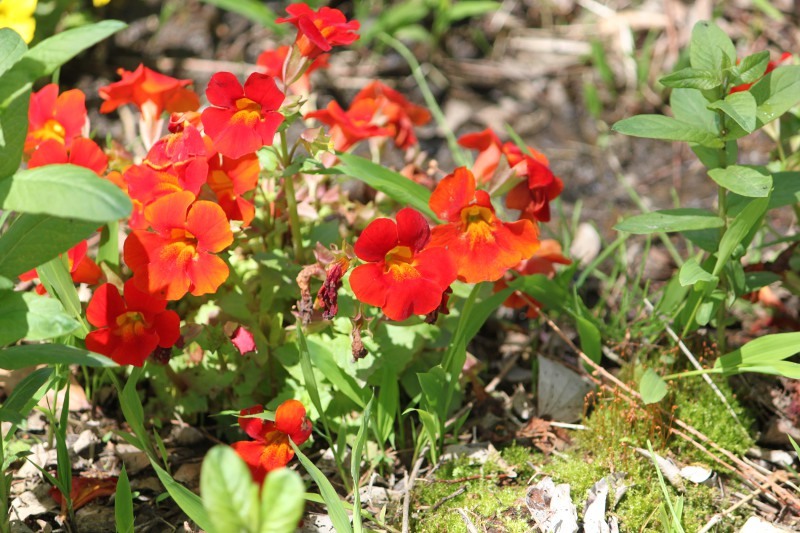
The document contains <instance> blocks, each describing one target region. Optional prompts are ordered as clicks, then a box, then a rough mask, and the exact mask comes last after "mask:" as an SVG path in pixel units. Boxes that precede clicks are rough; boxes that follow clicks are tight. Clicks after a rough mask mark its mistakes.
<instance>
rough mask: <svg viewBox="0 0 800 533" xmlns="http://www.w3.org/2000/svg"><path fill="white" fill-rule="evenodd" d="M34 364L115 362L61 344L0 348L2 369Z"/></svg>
mask: <svg viewBox="0 0 800 533" xmlns="http://www.w3.org/2000/svg"><path fill="white" fill-rule="evenodd" d="M36 365H84V366H93V367H110V366H117V363H115V362H114V361H112V360H111V359H109V358H108V357H106V356H105V355H100V354H97V353H93V352H90V351H88V350H84V349H82V348H73V347H72V346H65V345H63V344H24V345H21V346H12V347H10V348H5V349H3V350H0V368H2V369H5V370H19V369H20V368H27V367H29V366H36Z"/></svg>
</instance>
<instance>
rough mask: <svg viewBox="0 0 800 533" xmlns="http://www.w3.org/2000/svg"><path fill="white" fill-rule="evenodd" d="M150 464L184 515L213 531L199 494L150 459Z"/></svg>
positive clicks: (203, 527)
mask: <svg viewBox="0 0 800 533" xmlns="http://www.w3.org/2000/svg"><path fill="white" fill-rule="evenodd" d="M150 466H152V467H153V470H155V471H156V475H157V476H158V479H159V480H160V481H161V484H162V485H164V488H165V489H167V492H168V493H169V495H170V497H171V498H172V499H173V500H174V501H175V503H177V504H178V507H180V508H181V510H182V511H183V512H184V513H186V516H188V517H189V518H191V519H192V520H193V521H194V523H195V524H197V525H198V526H200V528H201V529H204V530H206V531H213V523H212V522H211V520H210V519H209V516H208V513H206V510H205V508H204V507H203V502H202V500H201V499H200V496H198V495H197V494H195V493H194V492H192V491H190V490H189V489H187V488H186V487H184V486H183V485H181V484H180V483H178V482H177V481H175V480H174V479H172V476H170V475H169V473H168V472H167V471H166V470H164V469H163V468H161V467H160V466H158V465H157V464H156V462H155V461H153V460H152V459H151V460H150ZM248 475H249V472H248Z"/></svg>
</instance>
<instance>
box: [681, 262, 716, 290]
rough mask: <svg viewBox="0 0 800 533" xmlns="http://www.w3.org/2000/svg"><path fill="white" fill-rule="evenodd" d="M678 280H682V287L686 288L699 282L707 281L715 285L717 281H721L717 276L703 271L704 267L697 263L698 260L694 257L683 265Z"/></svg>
mask: <svg viewBox="0 0 800 533" xmlns="http://www.w3.org/2000/svg"><path fill="white" fill-rule="evenodd" d="M678 279H679V280H680V283H681V285H682V286H684V287H686V286H688V285H694V284H695V283H697V282H698V281H706V282H708V283H712V284H715V283H717V281H719V279H718V278H717V277H716V276H714V275H712V274H711V273H710V272H708V271H706V270H705V269H703V267H701V266H700V264H699V263H698V262H697V259H695V258H694V257H692V258H690V259H687V260H686V262H685V263H684V264H683V265H681V270H680V273H679V274H678Z"/></svg>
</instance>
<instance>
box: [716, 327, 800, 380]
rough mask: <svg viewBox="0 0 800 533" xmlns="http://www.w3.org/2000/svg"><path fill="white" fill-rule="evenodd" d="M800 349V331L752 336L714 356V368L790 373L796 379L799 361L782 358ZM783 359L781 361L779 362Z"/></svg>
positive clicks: (731, 370) (726, 371)
mask: <svg viewBox="0 0 800 533" xmlns="http://www.w3.org/2000/svg"><path fill="white" fill-rule="evenodd" d="M798 352H800V332H792V333H774V334H772V335H765V336H763V337H760V338H758V339H755V340H752V341H750V342H748V343H747V344H745V345H744V346H742V347H741V348H739V349H737V350H734V351H732V352H730V353H727V354H725V355H723V356H722V357H720V358H719V359H717V361H716V363H715V364H714V368H718V369H721V370H722V372H724V373H725V374H738V373H741V372H761V373H764V374H776V375H786V376H787V377H790V376H788V375H787V373H792V376H791V377H793V379H797V378H798V375H797V374H796V372H797V369H800V365H797V364H796V363H791V362H788V361H784V359H787V358H789V357H791V356H793V355H794V354H796V353H798ZM781 363H783V364H781Z"/></svg>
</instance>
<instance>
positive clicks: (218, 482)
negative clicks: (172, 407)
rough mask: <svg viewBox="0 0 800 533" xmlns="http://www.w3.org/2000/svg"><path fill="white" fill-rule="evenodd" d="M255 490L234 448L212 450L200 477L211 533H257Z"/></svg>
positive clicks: (208, 454)
mask: <svg viewBox="0 0 800 533" xmlns="http://www.w3.org/2000/svg"><path fill="white" fill-rule="evenodd" d="M301 486H302V485H301ZM258 488H259V487H258V485H256V484H255V483H254V482H253V478H252V475H251V474H250V469H249V468H247V465H246V464H245V462H244V461H243V460H242V458H241V457H239V455H238V454H237V453H236V452H235V451H234V450H233V448H231V447H230V446H221V445H220V446H214V447H213V448H211V450H209V452H208V453H207V454H206V457H205V459H203V467H202V471H201V473H200V494H201V496H202V500H203V507H204V508H205V510H206V514H207V515H208V518H209V519H210V520H211V524H212V526H213V527H212V528H211V531H212V532H213V533H239V532H240V531H256V527H257V526H258V525H259V522H260V520H259V499H258ZM295 525H297V523H295Z"/></svg>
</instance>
